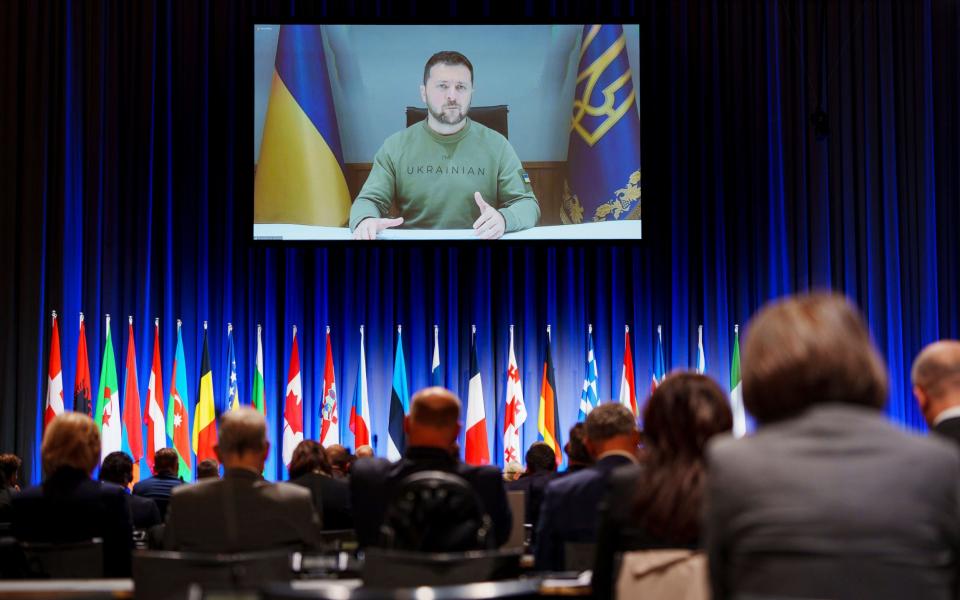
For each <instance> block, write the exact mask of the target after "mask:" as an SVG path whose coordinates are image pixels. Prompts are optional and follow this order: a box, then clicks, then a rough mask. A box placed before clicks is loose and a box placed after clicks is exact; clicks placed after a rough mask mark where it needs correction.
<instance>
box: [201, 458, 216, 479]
mask: <svg viewBox="0 0 960 600" xmlns="http://www.w3.org/2000/svg"><path fill="white" fill-rule="evenodd" d="M219 478H220V464H219V463H217V461H215V460H213V459H212V458H205V459H203V460H201V461H200V462H198V463H197V480H198V481H199V480H201V479H219Z"/></svg>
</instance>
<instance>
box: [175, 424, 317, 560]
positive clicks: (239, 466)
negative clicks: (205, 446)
mask: <svg viewBox="0 0 960 600" xmlns="http://www.w3.org/2000/svg"><path fill="white" fill-rule="evenodd" d="M214 451H215V452H216V454H217V458H218V459H219V460H220V462H221V463H222V464H223V466H224V475H223V479H207V480H205V481H200V482H197V483H195V484H192V485H184V486H180V487H178V488H177V489H175V490H174V491H173V495H172V496H171V498H170V507H169V509H168V511H167V526H166V531H165V532H164V546H165V547H166V548H167V549H169V550H182V551H192V552H245V551H256V550H267V549H271V548H285V547H288V548H293V547H299V548H305V549H314V548H317V547H318V545H319V540H318V530H319V529H320V523H319V520H318V518H317V514H316V512H314V510H313V503H312V502H311V500H310V492H309V491H307V490H305V489H303V488H302V487H300V486H296V485H290V484H289V483H270V482H267V481H265V480H264V479H263V477H262V476H261V475H260V474H261V473H262V472H263V464H264V462H265V461H266V459H267V455H268V454H269V453H270V442H268V441H267V423H266V421H265V420H264V418H263V415H262V414H260V413H259V412H257V411H256V410H254V409H252V408H249V407H243V408H240V409H239V410H234V411H230V412H227V413H225V414H224V415H223V417H222V418H221V421H220V429H219V439H218V440H217V445H216V446H214Z"/></svg>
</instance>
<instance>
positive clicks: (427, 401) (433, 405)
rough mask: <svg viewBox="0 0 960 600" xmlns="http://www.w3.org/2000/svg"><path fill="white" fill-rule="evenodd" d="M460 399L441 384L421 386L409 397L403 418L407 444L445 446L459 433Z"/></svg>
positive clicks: (447, 446)
mask: <svg viewBox="0 0 960 600" xmlns="http://www.w3.org/2000/svg"><path fill="white" fill-rule="evenodd" d="M459 419H460V400H459V399H458V398H457V397H456V396H455V395H454V393H453V392H451V391H450V390H447V389H444V388H442V387H429V388H426V389H422V390H420V391H419V392H417V393H416V394H414V395H413V398H411V399H410V414H409V415H407V417H406V418H405V419H404V429H405V431H406V434H407V445H408V446H429V447H434V448H444V449H449V448H450V447H451V446H452V445H453V444H454V443H455V442H456V441H457V434H459V433H460V423H459Z"/></svg>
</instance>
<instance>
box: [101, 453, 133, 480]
mask: <svg viewBox="0 0 960 600" xmlns="http://www.w3.org/2000/svg"><path fill="white" fill-rule="evenodd" d="M100 481H106V482H108V483H115V484H117V485H121V486H123V487H127V485H129V484H130V482H131V481H133V459H132V458H130V455H129V454H127V453H126V452H111V453H110V454H108V455H106V456H105V457H104V458H103V464H101V465H100Z"/></svg>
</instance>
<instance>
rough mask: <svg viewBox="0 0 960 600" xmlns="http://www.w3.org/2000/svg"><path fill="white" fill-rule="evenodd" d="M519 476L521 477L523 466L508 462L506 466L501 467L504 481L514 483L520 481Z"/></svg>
mask: <svg viewBox="0 0 960 600" xmlns="http://www.w3.org/2000/svg"><path fill="white" fill-rule="evenodd" d="M521 475H523V465H521V464H520V463H518V462H508V463H507V464H506V466H504V467H503V480H504V481H516V480H517V479H520V476H521Z"/></svg>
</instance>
